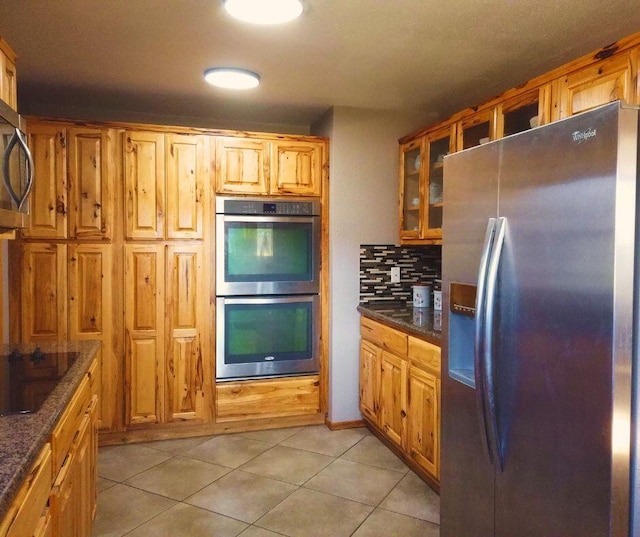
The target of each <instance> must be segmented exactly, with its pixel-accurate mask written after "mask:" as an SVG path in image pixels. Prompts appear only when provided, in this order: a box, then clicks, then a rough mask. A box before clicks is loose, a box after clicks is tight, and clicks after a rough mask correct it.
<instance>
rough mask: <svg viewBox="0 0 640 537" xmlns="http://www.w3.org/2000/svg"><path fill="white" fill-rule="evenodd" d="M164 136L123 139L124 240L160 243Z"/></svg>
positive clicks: (128, 135)
mask: <svg viewBox="0 0 640 537" xmlns="http://www.w3.org/2000/svg"><path fill="white" fill-rule="evenodd" d="M164 148H165V146H164V135H163V134H159V133H155V132H138V131H127V132H126V133H125V135H124V188H125V192H124V208H125V237H126V238H127V239H162V238H163V237H164V218H165V185H166V182H165V156H164Z"/></svg>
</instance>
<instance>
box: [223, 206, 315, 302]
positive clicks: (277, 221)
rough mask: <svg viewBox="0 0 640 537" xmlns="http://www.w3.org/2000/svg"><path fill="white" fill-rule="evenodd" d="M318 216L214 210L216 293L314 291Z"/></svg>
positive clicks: (247, 293)
mask: <svg viewBox="0 0 640 537" xmlns="http://www.w3.org/2000/svg"><path fill="white" fill-rule="evenodd" d="M319 280H320V218H319V217H317V216H305V217H289V216H252V215H241V216H238V215H225V214H218V215H216V295H218V296H230V295H284V294H315V293H318V292H319V289H320V284H319Z"/></svg>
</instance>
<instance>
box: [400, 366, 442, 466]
mask: <svg viewBox="0 0 640 537" xmlns="http://www.w3.org/2000/svg"><path fill="white" fill-rule="evenodd" d="M408 383H409V388H408V396H407V400H408V404H407V409H408V410H407V422H408V423H407V451H408V452H409V455H410V456H411V457H412V458H413V459H415V461H416V462H417V463H418V464H419V465H420V466H422V467H423V468H425V469H426V470H427V471H428V472H429V473H430V474H431V475H433V476H435V477H436V478H438V479H440V379H438V378H437V377H436V376H435V375H434V374H432V373H429V372H427V371H424V370H422V369H420V368H418V367H415V366H411V367H410V368H409V373H408Z"/></svg>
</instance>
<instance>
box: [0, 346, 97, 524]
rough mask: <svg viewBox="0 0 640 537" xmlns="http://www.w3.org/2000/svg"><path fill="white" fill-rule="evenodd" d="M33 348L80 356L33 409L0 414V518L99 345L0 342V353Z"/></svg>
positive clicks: (29, 351) (25, 350)
mask: <svg viewBox="0 0 640 537" xmlns="http://www.w3.org/2000/svg"><path fill="white" fill-rule="evenodd" d="M36 347H39V348H40V350H41V351H42V352H44V353H49V352H57V353H63V352H78V353H79V354H80V355H79V356H78V358H77V359H76V361H75V362H74V364H73V365H72V366H71V367H70V368H69V370H68V371H67V373H66V374H65V375H64V376H63V377H62V379H60V381H59V382H58V384H57V385H56V387H55V389H54V390H53V391H52V392H51V394H50V395H49V396H48V397H47V399H46V400H45V401H44V403H43V404H42V406H41V407H40V409H39V410H38V411H37V412H34V413H32V414H13V415H7V416H0V519H2V517H4V515H5V514H6V512H7V509H8V508H9V506H10V505H11V502H12V501H13V499H14V497H15V495H16V494H17V492H18V490H19V489H20V486H21V485H22V483H23V481H24V478H25V476H26V475H27V473H28V472H29V470H30V468H31V466H32V465H33V463H34V462H35V460H36V458H37V456H38V455H39V454H40V450H41V449H42V447H43V446H44V445H45V444H46V443H47V442H48V441H49V437H50V435H51V432H52V431H53V428H54V427H55V425H56V423H57V422H58V420H59V418H60V416H61V414H62V412H63V411H64V409H65V408H66V407H67V405H68V404H69V401H70V400H71V397H72V396H73V394H74V392H75V391H76V389H77V388H78V386H79V385H80V381H81V380H82V377H83V376H84V375H85V373H86V372H87V371H88V369H89V366H90V365H91V360H92V359H93V357H94V356H95V354H96V352H97V351H98V349H99V348H100V342H99V341H77V342H76V341H69V342H62V343H54V342H39V343H38V344H35V343H29V344H7V345H0V354H10V353H11V351H12V350H14V349H17V350H18V351H20V352H21V353H31V352H33V351H34V350H35V348H36ZM3 359H6V358H3Z"/></svg>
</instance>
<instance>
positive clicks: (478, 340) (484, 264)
mask: <svg viewBox="0 0 640 537" xmlns="http://www.w3.org/2000/svg"><path fill="white" fill-rule="evenodd" d="M495 231H496V219H495V218H489V221H488V222H487V231H486V233H485V236H484V245H483V247H482V255H481V256H480V267H479V269H478V286H477V288H476V323H475V333H474V345H473V348H474V353H473V362H474V364H473V365H474V376H475V385H476V389H475V392H476V408H477V411H478V423H479V424H480V434H481V436H482V438H483V440H484V445H485V447H486V448H487V455H488V457H489V462H490V463H491V464H493V461H494V450H493V444H491V440H490V432H489V430H488V426H489V422H490V420H489V416H488V415H487V410H488V409H487V402H488V398H487V389H486V384H485V377H486V374H485V371H484V370H485V367H486V356H485V354H486V347H487V345H486V341H485V337H486V333H487V331H486V323H487V316H486V289H487V272H488V270H489V261H490V259H491V251H492V249H493V243H494V237H495Z"/></svg>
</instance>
